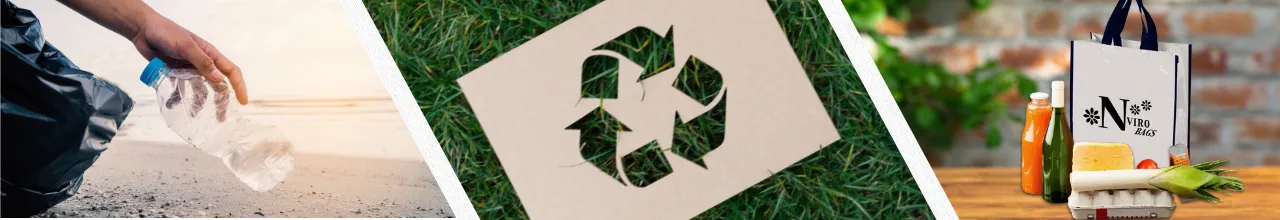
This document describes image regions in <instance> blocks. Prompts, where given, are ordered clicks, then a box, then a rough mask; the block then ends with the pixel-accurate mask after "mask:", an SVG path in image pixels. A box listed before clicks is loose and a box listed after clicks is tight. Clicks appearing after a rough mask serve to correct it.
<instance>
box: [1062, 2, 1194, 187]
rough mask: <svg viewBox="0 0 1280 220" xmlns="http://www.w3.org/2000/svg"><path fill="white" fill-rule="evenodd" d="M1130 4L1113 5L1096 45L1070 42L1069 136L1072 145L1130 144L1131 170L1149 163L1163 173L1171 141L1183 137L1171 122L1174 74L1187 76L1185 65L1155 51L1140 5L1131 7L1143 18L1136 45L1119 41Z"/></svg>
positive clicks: (1152, 31) (1149, 23)
mask: <svg viewBox="0 0 1280 220" xmlns="http://www.w3.org/2000/svg"><path fill="white" fill-rule="evenodd" d="M1132 3H1135V1H1133V0H1121V1H1120V2H1119V4H1117V5H1116V8H1115V10H1114V11H1112V14H1111V18H1110V20H1109V21H1108V22H1107V27H1106V29H1105V31H1104V32H1103V34H1102V36H1101V39H1098V40H1080V41H1072V42H1071V79H1070V81H1071V84H1070V94H1071V98H1070V99H1071V102H1070V103H1069V105H1070V109H1071V110H1070V114H1071V122H1070V124H1071V131H1072V134H1073V136H1074V138H1075V141H1076V142H1077V143H1078V142H1119V143H1126V144H1129V145H1130V147H1131V149H1132V151H1133V156H1134V161H1133V162H1134V166H1135V167H1136V166H1137V164H1138V163H1141V162H1142V161H1144V160H1148V159H1149V160H1152V161H1154V162H1155V163H1156V164H1157V165H1159V166H1160V167H1165V166H1169V164H1170V157H1169V148H1170V147H1171V146H1174V144H1175V142H1176V141H1175V137H1179V136H1178V135H1177V134H1178V133H1182V134H1183V135H1182V136H1183V137H1185V131H1181V132H1178V131H1175V130H1177V129H1176V123H1175V122H1176V121H1177V119H1176V117H1177V115H1178V114H1177V110H1176V109H1177V105H1178V103H1179V102H1180V101H1179V100H1178V99H1179V98H1180V97H1179V95H1178V94H1179V93H1178V87H1179V86H1178V85H1179V83H1180V81H1179V77H1178V76H1179V74H1178V73H1179V72H1180V71H1186V70H1184V69H1186V68H1185V67H1184V66H1185V65H1183V64H1180V63H1181V62H1187V61H1186V60H1185V58H1183V57H1185V55H1184V56H1179V53H1178V52H1171V51H1161V50H1160V45H1159V42H1158V41H1157V38H1158V36H1157V35H1156V33H1157V32H1156V25H1155V23H1154V22H1153V21H1152V19H1151V15H1150V13H1148V12H1147V9H1146V7H1145V6H1143V4H1142V0H1137V1H1136V5H1138V8H1139V10H1140V11H1141V13H1142V17H1143V22H1142V23H1143V24H1142V27H1143V28H1142V35H1141V40H1140V41H1138V42H1133V41H1130V42H1127V44H1128V45H1126V42H1123V40H1122V39H1120V33H1121V31H1123V30H1124V23H1125V19H1126V18H1127V15H1128V14H1129V9H1130V7H1131V6H1132V5H1133V4H1132ZM1134 44H1137V47H1136V48H1135V47H1134ZM1174 46H1176V45H1174ZM1186 49H1188V51H1189V48H1186ZM1182 52H1183V53H1185V52H1187V51H1182ZM1183 81H1185V80H1183ZM1182 102H1185V98H1183V100H1182ZM1183 130H1185V129H1183ZM1184 140H1185V139H1184Z"/></svg>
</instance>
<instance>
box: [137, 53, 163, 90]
mask: <svg viewBox="0 0 1280 220" xmlns="http://www.w3.org/2000/svg"><path fill="white" fill-rule="evenodd" d="M164 65H165V64H164V61H160V58H154V59H151V63H147V68H146V69H143V70H142V76H141V77H139V79H140V80H142V83H144V84H147V85H148V86H150V85H151V84H152V83H155V82H156V81H158V80H160V78H162V77H160V72H161V71H163V70H164V69H165V68H166V67H165V66H164Z"/></svg>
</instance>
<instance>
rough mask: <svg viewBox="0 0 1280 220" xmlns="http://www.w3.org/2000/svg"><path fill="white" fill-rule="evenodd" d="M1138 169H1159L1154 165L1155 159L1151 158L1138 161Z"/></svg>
mask: <svg viewBox="0 0 1280 220" xmlns="http://www.w3.org/2000/svg"><path fill="white" fill-rule="evenodd" d="M1138 169H1160V168H1159V167H1156V161H1154V160H1151V159H1146V160H1142V162H1139V163H1138Z"/></svg>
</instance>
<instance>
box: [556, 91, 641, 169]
mask: <svg viewBox="0 0 1280 220" xmlns="http://www.w3.org/2000/svg"><path fill="white" fill-rule="evenodd" d="M565 130H578V150H579V152H580V153H581V154H582V158H584V159H586V160H587V163H590V164H592V165H595V167H596V168H598V169H600V171H604V173H605V174H608V175H609V176H612V177H613V179H614V180H617V181H618V183H622V184H623V185H626V183H625V182H623V180H622V176H620V175H619V173H618V168H617V166H616V164H617V155H618V154H617V149H618V148H617V146H618V145H617V143H618V133H621V132H630V131H631V128H627V126H626V125H623V124H622V121H619V120H618V119H617V118H614V117H613V115H611V114H609V112H608V111H605V110H604V107H596V109H594V110H592V111H591V112H589V113H587V115H584V116H582V118H580V119H578V121H575V122H573V124H570V125H569V127H566V128H565Z"/></svg>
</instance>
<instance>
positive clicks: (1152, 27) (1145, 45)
mask: <svg viewBox="0 0 1280 220" xmlns="http://www.w3.org/2000/svg"><path fill="white" fill-rule="evenodd" d="M1134 1H1135V0H1120V2H1119V3H1117V4H1116V8H1115V9H1114V10H1112V11H1111V18H1110V19H1109V20H1107V27H1106V29H1105V30H1104V31H1103V32H1102V44H1106V45H1113V46H1121V45H1120V42H1121V38H1120V33H1121V32H1124V24H1125V21H1126V20H1127V19H1128V17H1129V9H1130V8H1131V5H1132V4H1131V3H1133V2H1134ZM1136 1H1137V2H1138V10H1140V11H1141V12H1142V16H1143V20H1142V21H1143V22H1142V23H1143V24H1142V37H1141V39H1140V42H1141V45H1140V46H1139V48H1141V49H1143V50H1151V51H1157V50H1159V45H1158V43H1159V41H1158V39H1159V36H1157V34H1156V22H1155V20H1154V19H1151V12H1148V11H1147V7H1146V5H1143V4H1142V0H1136Z"/></svg>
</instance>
